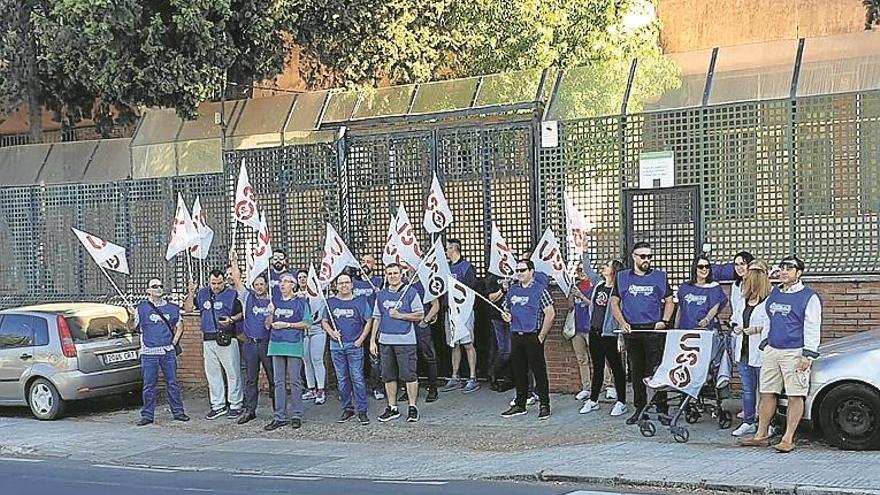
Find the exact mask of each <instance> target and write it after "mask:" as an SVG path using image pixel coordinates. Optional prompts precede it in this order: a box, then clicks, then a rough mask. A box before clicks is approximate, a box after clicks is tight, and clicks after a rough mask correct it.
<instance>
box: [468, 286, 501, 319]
mask: <svg viewBox="0 0 880 495" xmlns="http://www.w3.org/2000/svg"><path fill="white" fill-rule="evenodd" d="M468 289H470V287H468ZM471 290H473V291H474V294H476V295H477V297H479V298H480V299H482V300H484V301H486V304H488V305H489V306H492V307H493V308H495V309H497V310H498V312H499V313H503V312H504V310H502V309H501V308H499V307H498V305H497V304H495V303H493V302H492V301H490V300H489V298H487V297H486V296H484V295H482V294H480V293H479V292H477V291H476V290H474V289H471Z"/></svg>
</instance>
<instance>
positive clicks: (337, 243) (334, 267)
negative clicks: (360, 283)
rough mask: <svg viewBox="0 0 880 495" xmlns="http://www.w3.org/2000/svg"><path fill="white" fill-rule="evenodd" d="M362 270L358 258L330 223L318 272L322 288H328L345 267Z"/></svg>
mask: <svg viewBox="0 0 880 495" xmlns="http://www.w3.org/2000/svg"><path fill="white" fill-rule="evenodd" d="M347 266H351V267H354V268H360V266H361V265H360V263H358V260H357V258H355V257H354V255H353V254H351V250H350V249H348V246H347V245H346V244H345V241H343V240H342V237H341V236H340V235H339V234H338V233H337V232H336V229H334V228H333V226H332V225H330V224H329V223H328V224H327V236H326V237H325V238H324V250H323V251H322V252H321V265H320V268H319V272H318V281H319V282H320V283H321V287H327V286H328V285H330V282H332V281H333V279H335V278H336V277H337V276H338V275H339V274H340V273H342V270H344V269H345V267H347Z"/></svg>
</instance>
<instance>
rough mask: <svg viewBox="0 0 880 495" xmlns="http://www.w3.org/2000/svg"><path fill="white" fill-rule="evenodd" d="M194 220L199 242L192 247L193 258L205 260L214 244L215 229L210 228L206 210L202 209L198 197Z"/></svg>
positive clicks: (193, 210) (193, 211)
mask: <svg viewBox="0 0 880 495" xmlns="http://www.w3.org/2000/svg"><path fill="white" fill-rule="evenodd" d="M192 219H193V223H194V224H195V226H196V233H197V234H198V241H197V242H196V243H195V244H194V245H193V246H192V247H190V252H191V253H192V256H193V258H197V259H200V260H204V259H207V258H208V252H209V251H210V250H211V244H212V243H213V242H214V229H212V228H211V227H208V223H207V220H206V218H205V210H203V209H202V203H201V202H200V201H199V197H198V196H196V202H195V203H194V204H193V209H192Z"/></svg>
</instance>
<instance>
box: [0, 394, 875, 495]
mask: <svg viewBox="0 0 880 495" xmlns="http://www.w3.org/2000/svg"><path fill="white" fill-rule="evenodd" d="M187 396H188V397H189V398H190V399H189V400H188V401H187V406H188V411H187V412H188V413H189V414H190V415H191V416H192V417H193V420H192V421H191V422H189V423H186V424H181V423H173V422H171V421H170V415H169V414H168V413H167V412H165V411H164V407H163V408H161V409H162V410H160V411H157V420H158V421H159V423H158V424H157V425H152V426H147V427H141V428H138V427H135V426H134V425H133V423H134V421H136V420H137V418H138V417H139V415H138V412H137V411H136V410H119V409H118V408H117V409H115V410H109V411H107V410H106V407H105V408H104V409H105V410H104V411H98V412H93V413H91V414H84V413H83V412H80V411H78V412H76V414H77V416H76V417H73V418H69V419H66V420H63V421H57V422H38V421H35V420H31V419H29V418H27V417H26V416H24V414H18V415H16V416H14V417H4V418H0V456H10V455H16V456H28V455H32V456H37V455H45V456H62V457H68V458H71V459H76V460H78V461H88V462H95V463H111V464H126V465H138V466H152V467H157V466H161V467H172V468H176V469H185V470H226V471H235V472H246V473H261V474H270V475H298V476H318V477H353V478H385V479H395V480H399V479H406V480H437V479H487V478H491V479H530V480H535V479H540V480H547V481H553V480H558V481H579V482H587V483H599V484H612V485H621V484H622V485H637V486H651V487H666V488H682V489H689V488H703V489H710V490H724V491H760V492H774V493H799V494H805V493H814V494H817V493H877V494H880V490H878V488H880V469H877V466H880V452H868V453H865V452H843V451H837V450H834V449H831V448H828V447H826V446H823V445H821V444H819V443H818V442H811V441H809V440H805V441H804V442H803V444H801V445H799V446H798V450H796V451H795V452H794V453H792V454H788V455H784V454H778V453H776V452H775V451H774V450H772V449H745V448H740V447H736V446H735V442H734V439H733V437H731V436H730V433H729V431H730V430H717V428H716V425H715V423H714V421H713V420H711V418H703V420H702V421H701V422H699V423H697V424H695V425H690V427H691V428H690V433H691V435H690V438H691V440H690V442H689V443H687V444H676V443H675V442H674V441H673V440H672V438H671V436H670V435H668V434H667V432H666V430H664V429H662V428H661V429H659V431H658V432H657V436H655V437H654V438H643V437H642V436H641V435H640V434H639V432H638V429H637V428H636V427H627V426H625V425H624V419H625V416H624V417H620V418H611V417H609V416H608V411H609V410H610V404H603V407H602V410H600V411H597V412H593V413H590V414H588V415H579V414H578V413H577V410H578V408H579V406H580V402H579V401H575V400H574V399H573V398H572V396H570V395H569V396H553V416H552V417H551V419H550V420H549V421H547V422H538V421H537V414H536V408H533V410H532V411H530V413H529V415H527V416H522V417H517V418H511V419H503V418H501V417H500V416H499V413H500V412H501V411H502V410H504V409H505V407H506V401H507V400H508V399H509V398H510V393H507V394H498V393H495V392H491V391H488V390H481V391H479V392H477V393H475V394H471V395H463V394H461V393H451V394H441V399H440V401H439V402H437V403H434V404H427V405H425V404H422V402H421V400H420V406H421V407H420V409H421V413H422V420H421V421H420V422H418V423H415V424H411V423H405V422H403V421H402V420H398V421H395V422H391V423H386V424H382V423H379V422H378V421H376V420H375V418H376V415H377V414H378V413H379V412H380V411H381V408H382V407H383V406H384V404H382V403H380V402H379V401H374V400H372V399H371V400H370V403H371V411H370V413H371V414H370V415H371V419H372V423H371V424H370V425H368V426H362V425H360V424H357V423H355V422H349V423H347V424H337V423H335V420H336V418H337V417H338V414H339V407H338V402H337V401H336V399H335V397H329V398H328V401H327V404H325V405H323V406H315V405H313V404H310V405H309V406H307V407H306V415H305V421H304V425H303V428H302V429H301V430H292V429H289V428H284V429H281V430H277V431H275V432H265V431H263V430H262V426H263V425H264V424H265V423H266V422H268V421H269V415H268V414H269V412H268V410H267V409H265V408H264V409H263V410H262V411H260V412H259V416H260V417H259V418H258V419H257V420H256V421H253V422H251V423H249V424H247V425H242V426H240V425H237V424H234V423H232V422H231V421H230V420H227V419H225V418H223V419H218V420H215V421H206V420H204V419H202V416H203V415H204V413H205V412H206V411H207V406H206V404H204V400H194V399H192V398H193V397H196V394H194V393H189V394H188V395H187ZM872 489H873V490H878V491H874V492H872V491H871V490H872Z"/></svg>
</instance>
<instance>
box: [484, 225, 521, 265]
mask: <svg viewBox="0 0 880 495" xmlns="http://www.w3.org/2000/svg"><path fill="white" fill-rule="evenodd" d="M516 263H517V261H516V256H514V255H513V251H511V250H510V248H509V247H507V241H505V240H504V238H503V237H501V231H500V230H498V226H497V225H495V222H492V245H491V246H490V249H489V273H492V274H494V275H498V276H499V277H502V278H512V277H513V276H514V275H516Z"/></svg>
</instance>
